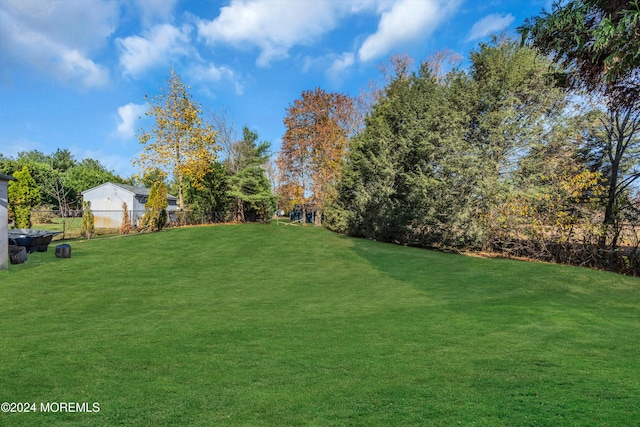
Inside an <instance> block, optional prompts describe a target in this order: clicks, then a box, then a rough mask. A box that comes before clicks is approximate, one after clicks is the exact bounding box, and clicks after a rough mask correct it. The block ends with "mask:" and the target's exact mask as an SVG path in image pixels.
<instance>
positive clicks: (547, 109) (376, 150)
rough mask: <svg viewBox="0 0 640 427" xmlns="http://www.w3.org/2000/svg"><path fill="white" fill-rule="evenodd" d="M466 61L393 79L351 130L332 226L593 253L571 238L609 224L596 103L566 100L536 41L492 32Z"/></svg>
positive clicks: (497, 246) (392, 236)
mask: <svg viewBox="0 0 640 427" xmlns="http://www.w3.org/2000/svg"><path fill="white" fill-rule="evenodd" d="M471 63H472V65H471V68H470V70H469V72H461V71H457V70H453V71H451V72H449V73H448V74H446V75H445V76H435V75H434V73H433V72H432V70H431V69H430V68H429V67H428V66H427V65H423V66H422V67H421V68H420V70H419V71H418V72H417V73H414V74H411V75H409V74H407V73H400V74H398V76H397V77H396V78H395V80H392V81H391V82H390V83H389V85H388V86H387V88H386V89H385V92H384V96H382V98H381V99H380V100H379V101H378V103H377V104H376V105H375V106H374V108H373V110H372V112H371V114H370V116H369V117H368V118H367V120H366V126H365V129H364V130H363V132H362V133H361V134H360V135H358V136H357V137H356V138H354V139H353V140H352V141H351V146H350V150H349V156H348V159H347V160H346V162H345V163H344V165H343V172H342V179H341V182H340V184H339V185H338V188H337V190H338V194H337V196H336V198H335V200H334V202H333V203H332V205H331V209H329V211H328V224H329V226H330V227H331V228H332V229H334V230H337V231H339V232H343V233H347V234H351V235H355V236H361V237H366V238H370V239H376V240H384V241H391V242H397V243H403V244H410V245H419V246H428V247H440V248H442V247H444V248H459V249H475V248H480V247H485V248H489V249H492V250H499V251H503V252H506V253H509V254H517V255H521V256H530V257H533V258H540V259H545V260H554V261H560V262H571V260H574V261H576V260H578V259H580V261H579V262H580V263H583V262H587V261H584V260H585V259H587V258H589V257H591V254H586V255H585V256H582V255H580V256H578V255H576V254H575V253H573V252H572V251H573V248H572V246H571V245H573V244H575V243H576V241H577V240H578V239H582V240H581V241H580V242H581V243H582V244H583V245H584V244H590V245H594V244H595V243H594V241H595V240H597V238H598V237H599V236H601V235H602V227H599V226H598V221H599V218H600V212H599V208H600V206H601V205H600V204H601V203H602V200H603V199H604V198H603V181H602V177H603V176H606V175H605V174H603V173H600V171H597V170H593V171H589V170H588V169H587V165H586V164H585V163H584V161H583V157H581V156H580V155H579V154H580V153H579V148H580V147H581V146H584V145H585V144H584V142H585V141H586V140H588V135H589V134H590V131H591V130H592V129H594V128H593V126H592V123H591V122H592V121H593V115H592V114H580V113H582V111H577V112H576V111H571V110H569V103H568V97H567V93H566V92H565V91H564V90H563V89H562V88H559V87H557V86H556V80H555V79H554V78H553V76H554V74H555V72H556V69H555V68H554V66H552V64H551V63H550V61H549V60H547V59H545V58H543V57H540V56H539V54H538V53H537V52H536V51H535V50H534V49H532V48H530V47H527V46H521V45H519V44H518V43H516V42H515V41H513V40H510V39H501V38H494V39H493V40H492V42H491V43H488V44H481V45H480V46H479V49H478V50H477V51H474V52H472V54H471ZM619 123H621V124H620V125H618V126H609V129H618V130H620V129H622V127H623V124H624V120H620V121H619ZM625 135H627V134H625ZM630 140H632V139H630ZM590 151H591V153H592V154H594V152H593V149H591V150H590ZM613 151H614V150H611V149H610V150H609V151H608V153H612V152H613ZM603 157H607V158H609V159H613V158H614V156H613V155H607V156H600V158H601V159H602V158H603ZM601 162H602V160H601ZM626 182H627V183H628V182H632V181H629V180H627V181H626ZM594 239H595V240H594ZM589 262H590V261H589ZM598 262H599V261H598ZM589 265H594V266H595V265H598V263H595V264H594V263H591V264H589Z"/></svg>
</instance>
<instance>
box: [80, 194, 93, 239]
mask: <svg viewBox="0 0 640 427" xmlns="http://www.w3.org/2000/svg"><path fill="white" fill-rule="evenodd" d="M82 205H83V208H84V209H83V210H82V226H81V228H80V234H81V235H83V236H85V237H86V238H87V239H91V236H92V235H93V234H94V232H95V223H94V217H93V212H92V211H91V202H84V203H83V204H82Z"/></svg>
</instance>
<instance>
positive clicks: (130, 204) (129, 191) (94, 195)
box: [82, 182, 178, 228]
mask: <svg viewBox="0 0 640 427" xmlns="http://www.w3.org/2000/svg"><path fill="white" fill-rule="evenodd" d="M82 199H83V200H84V201H85V202H91V211H92V212H93V217H94V224H95V227H96V228H118V227H120V224H122V202H125V203H126V204H127V210H128V211H129V218H130V219H131V222H132V223H133V224H134V225H135V224H137V222H138V220H139V219H140V217H141V216H142V215H143V214H144V204H145V203H147V200H148V199H149V188H145V187H134V186H133V185H126V184H114V183H112V182H106V183H104V184H101V185H98V186H97V187H93V188H90V189H88V190H85V191H83V192H82ZM167 203H168V205H169V206H168V207H167V211H168V212H171V211H175V210H177V209H178V207H177V205H178V198H177V197H175V196H172V195H170V194H169V195H167Z"/></svg>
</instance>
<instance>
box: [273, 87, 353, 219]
mask: <svg viewBox="0 0 640 427" xmlns="http://www.w3.org/2000/svg"><path fill="white" fill-rule="evenodd" d="M354 118H355V111H354V105H353V101H352V100H351V98H349V97H348V96H346V95H342V94H335V93H327V92H325V91H324V90H322V89H320V88H318V89H316V90H314V91H304V92H302V98H300V99H297V100H295V101H294V103H293V105H290V106H289V108H288V109H287V116H286V117H285V119H284V125H285V128H286V131H285V134H284V137H283V140H282V150H281V151H280V156H279V157H278V160H277V164H278V167H279V169H280V173H281V174H282V177H281V178H282V185H283V187H284V188H285V189H288V190H289V191H287V193H288V194H289V196H290V197H296V198H297V200H295V202H296V203H299V204H301V205H302V208H303V211H305V214H306V207H307V205H308V204H309V203H312V204H314V206H315V210H316V223H319V222H320V221H321V218H322V209H323V207H324V204H325V202H326V199H327V195H328V194H329V192H330V189H331V188H332V186H334V185H335V184H336V183H337V181H338V179H339V176H340V164H341V161H342V159H343V158H344V156H345V153H346V151H347V147H348V144H349V134H350V133H351V130H352V129H353V124H354Z"/></svg>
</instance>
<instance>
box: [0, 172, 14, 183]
mask: <svg viewBox="0 0 640 427" xmlns="http://www.w3.org/2000/svg"><path fill="white" fill-rule="evenodd" d="M0 181H17V179H15V178H14V177H12V176H11V175H5V174H3V173H0Z"/></svg>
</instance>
